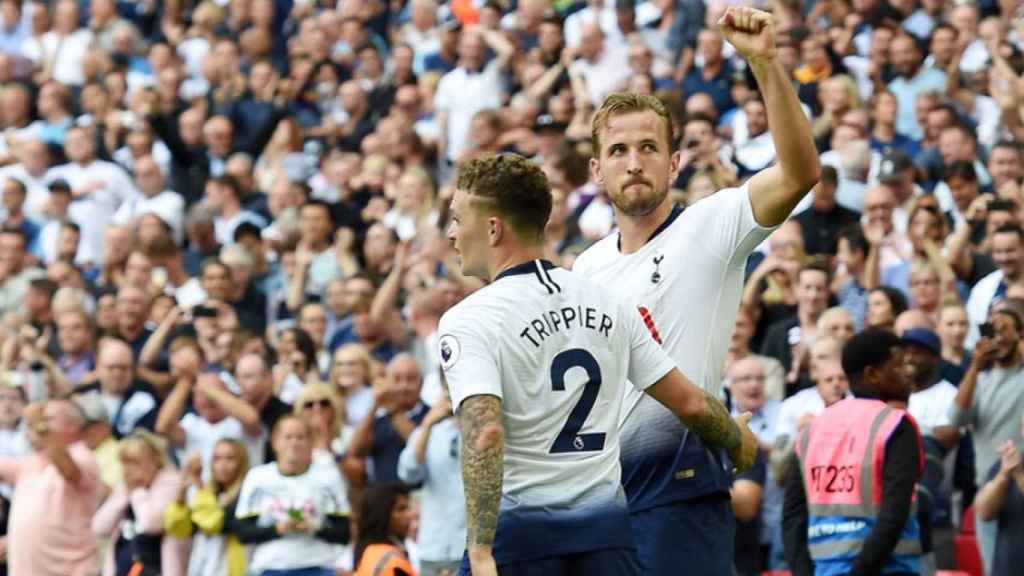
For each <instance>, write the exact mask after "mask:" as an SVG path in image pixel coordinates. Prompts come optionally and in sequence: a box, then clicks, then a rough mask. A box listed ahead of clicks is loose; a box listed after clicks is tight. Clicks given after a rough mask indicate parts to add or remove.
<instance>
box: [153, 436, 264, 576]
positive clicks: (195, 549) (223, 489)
mask: <svg viewBox="0 0 1024 576" xmlns="http://www.w3.org/2000/svg"><path fill="white" fill-rule="evenodd" d="M248 471H249V451H248V450H247V449H246V447H245V444H243V443H242V442H241V441H240V440H237V439H234V438H224V439H221V440H220V441H218V442H217V444H216V445H215V446H214V448H213V460H212V463H211V470H210V475H209V477H210V481H209V482H207V483H206V484H205V485H204V484H203V480H202V477H203V464H202V459H200V457H199V456H198V455H196V456H195V457H193V458H192V459H191V460H189V462H188V464H186V466H185V470H184V474H183V479H182V483H181V488H180V489H179V491H178V499H177V500H175V501H174V502H172V503H171V504H170V506H168V507H167V510H166V511H165V512H164V530H165V531H166V533H167V535H168V536H173V537H175V538H189V537H191V538H192V552H191V554H190V556H189V562H188V576H245V574H246V552H245V546H243V545H242V543H241V542H239V541H238V536H237V535H236V534H235V532H234V520H235V506H236V505H237V504H238V491H239V490H241V488H242V480H244V479H245V474H246V473H247V472H248Z"/></svg>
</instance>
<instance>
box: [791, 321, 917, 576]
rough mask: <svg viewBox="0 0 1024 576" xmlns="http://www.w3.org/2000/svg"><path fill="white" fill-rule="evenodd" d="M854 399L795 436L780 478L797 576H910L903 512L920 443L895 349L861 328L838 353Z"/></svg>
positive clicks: (912, 530) (910, 538) (911, 528)
mask: <svg viewBox="0 0 1024 576" xmlns="http://www.w3.org/2000/svg"><path fill="white" fill-rule="evenodd" d="M842 363H843V370H844V371H845V372H846V374H847V376H848V377H849V379H850V387H851V390H852V391H853V394H854V398H846V399H844V400H841V401H840V402H837V403H835V404H833V405H831V406H829V407H828V408H827V409H826V410H825V412H823V413H822V414H821V415H820V416H819V417H817V418H815V419H814V421H813V422H811V424H810V425H809V426H808V427H806V428H805V429H804V431H803V432H802V433H801V435H800V438H799V439H798V441H797V446H796V453H797V458H794V459H793V460H792V461H791V464H790V466H791V467H790V473H789V474H788V475H787V481H786V496H785V504H784V507H783V529H784V540H785V544H786V556H787V560H788V561H789V564H790V568H791V569H792V570H793V573H794V574H795V575H797V576H799V575H800V574H816V575H819V576H821V575H831V574H882V573H885V574H901V575H902V574H908V575H909V574H919V573H920V571H921V527H920V525H919V524H918V521H917V518H916V515H914V514H912V513H911V512H912V510H913V509H914V507H915V506H916V502H915V498H914V487H915V485H916V483H917V481H918V480H919V479H920V476H921V472H922V470H923V468H924V452H923V444H922V442H921V435H920V432H919V431H918V428H917V424H916V423H915V422H914V419H913V418H912V417H911V416H910V415H909V414H907V412H905V411H904V410H903V409H901V408H897V407H894V406H893V405H896V406H906V402H907V399H908V398H909V397H910V392H911V383H910V381H909V380H908V379H907V378H906V377H905V375H904V365H903V345H902V343H901V341H900V339H899V338H898V337H897V336H896V335H895V334H893V333H891V332H888V331H884V330H878V329H869V330H866V331H864V332H862V333H860V334H858V335H856V336H854V337H853V338H852V339H851V340H850V341H849V342H847V344H846V346H845V347H844V348H843V356H842Z"/></svg>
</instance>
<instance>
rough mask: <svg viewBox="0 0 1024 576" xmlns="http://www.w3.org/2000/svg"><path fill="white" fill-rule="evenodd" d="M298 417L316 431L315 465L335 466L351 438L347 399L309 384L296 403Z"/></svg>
mask: <svg viewBox="0 0 1024 576" xmlns="http://www.w3.org/2000/svg"><path fill="white" fill-rule="evenodd" d="M294 412H295V415H296V416H298V417H299V418H302V419H303V420H305V421H307V422H309V425H310V428H312V430H313V462H314V463H317V462H327V463H329V464H335V462H336V459H337V457H338V456H340V455H341V454H343V453H344V451H345V448H346V447H347V444H348V440H349V439H350V437H351V435H352V427H351V426H348V427H346V426H345V399H344V398H342V397H341V396H340V395H339V394H338V392H337V390H336V389H335V388H333V387H331V386H330V385H329V384H324V383H322V382H313V383H310V384H306V385H305V386H303V387H302V390H301V391H300V392H299V396H298V398H297V399H296V400H295V410H294Z"/></svg>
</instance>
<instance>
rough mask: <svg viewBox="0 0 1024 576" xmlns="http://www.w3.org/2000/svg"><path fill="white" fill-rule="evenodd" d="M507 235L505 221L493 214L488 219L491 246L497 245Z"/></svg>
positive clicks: (488, 236) (488, 234)
mask: <svg viewBox="0 0 1024 576" xmlns="http://www.w3.org/2000/svg"><path fill="white" fill-rule="evenodd" d="M504 236H505V223H504V222H502V221H501V218H498V217H496V216H491V217H490V218H488V219H487V243H488V245H490V246H497V245H498V244H500V243H501V239H502V238H503V237H504Z"/></svg>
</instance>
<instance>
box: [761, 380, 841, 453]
mask: <svg viewBox="0 0 1024 576" xmlns="http://www.w3.org/2000/svg"><path fill="white" fill-rule="evenodd" d="M813 377H814V388H805V389H803V390H801V391H799V392H797V393H796V394H794V395H792V396H790V397H789V398H786V399H785V400H784V401H783V402H782V406H781V407H780V408H779V416H778V421H777V422H776V424H775V450H776V451H778V449H779V447H780V446H781V445H785V446H788V447H792V443H793V441H795V440H796V437H797V434H798V433H799V432H800V430H803V428H804V426H807V425H808V424H809V423H810V422H811V420H812V419H814V417H815V416H817V415H819V414H821V413H822V412H824V411H825V408H827V407H829V406H831V405H833V404H835V403H836V402H839V401H840V400H842V399H843V398H845V397H846V396H847V394H848V393H849V391H850V381H849V380H847V378H846V373H845V372H843V367H842V365H840V364H839V362H838V360H837V361H833V362H827V363H824V364H822V365H820V366H817V367H816V368H815V370H814V374H813ZM775 460H776V459H775V458H774V454H773V458H772V461H773V463H774V462H775Z"/></svg>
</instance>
